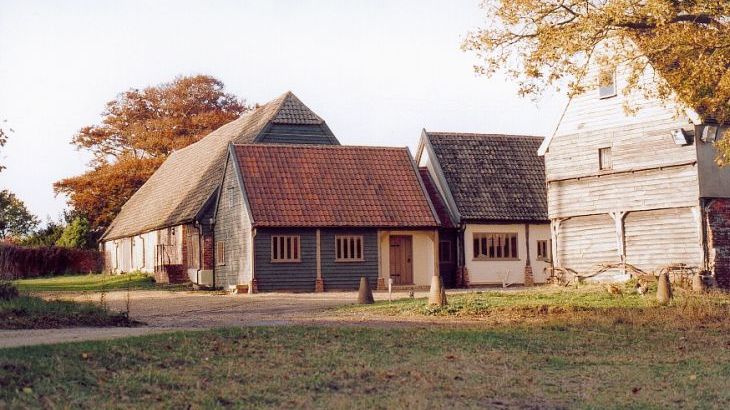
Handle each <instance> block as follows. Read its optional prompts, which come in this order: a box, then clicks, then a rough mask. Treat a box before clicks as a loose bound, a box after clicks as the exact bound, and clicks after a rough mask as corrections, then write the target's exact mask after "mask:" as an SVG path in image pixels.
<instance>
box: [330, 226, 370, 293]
mask: <svg viewBox="0 0 730 410" xmlns="http://www.w3.org/2000/svg"><path fill="white" fill-rule="evenodd" d="M337 236H362V241H363V244H362V248H363V254H362V260H360V261H347V262H344V261H343V262H338V261H336V259H337V254H336V251H337V245H336V240H335V237H337ZM321 246H322V249H321V252H322V277H323V278H324V288H325V290H353V289H357V288H358V286H359V285H360V278H361V277H362V276H365V277H366V278H368V282H370V286H371V287H373V289H374V288H375V286H376V285H377V281H378V231H377V230H376V229H360V230H341V229H323V230H322V231H321Z"/></svg>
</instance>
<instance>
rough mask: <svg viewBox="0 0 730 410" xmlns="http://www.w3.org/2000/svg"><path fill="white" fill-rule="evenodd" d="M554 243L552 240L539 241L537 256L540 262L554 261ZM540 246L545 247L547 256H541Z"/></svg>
mask: <svg viewBox="0 0 730 410" xmlns="http://www.w3.org/2000/svg"><path fill="white" fill-rule="evenodd" d="M551 242H552V241H551V240H550V239H538V240H537V252H536V253H535V254H536V256H537V260H538V261H542V262H551V261H552V260H553V255H552V253H553V249H552V243H551ZM540 245H544V246H545V252H544V253H545V254H544V255H542V256H541V255H540V253H541V252H540Z"/></svg>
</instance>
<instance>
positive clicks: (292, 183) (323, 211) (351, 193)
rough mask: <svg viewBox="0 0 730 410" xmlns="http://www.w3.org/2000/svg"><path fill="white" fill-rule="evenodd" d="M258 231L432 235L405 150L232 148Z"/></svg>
mask: <svg viewBox="0 0 730 410" xmlns="http://www.w3.org/2000/svg"><path fill="white" fill-rule="evenodd" d="M234 152H235V155H236V159H237V161H238V165H239V167H240V170H241V175H242V177H243V181H244V182H243V185H244V189H245V191H246V195H247V198H248V204H249V206H250V208H251V213H252V216H253V225H254V226H257V227H382V228H396V227H402V228H425V227H437V226H438V225H439V224H438V221H437V220H436V218H435V216H434V214H433V211H432V208H431V204H430V202H429V200H428V198H427V196H426V194H425V193H424V191H423V188H422V186H421V183H420V180H419V177H418V175H417V173H416V169H415V168H414V165H413V161H412V159H411V156H410V154H409V152H408V149H407V148H381V147H343V146H302V145H253V144H246V145H235V146H234Z"/></svg>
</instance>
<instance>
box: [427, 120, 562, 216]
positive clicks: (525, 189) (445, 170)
mask: <svg viewBox="0 0 730 410" xmlns="http://www.w3.org/2000/svg"><path fill="white" fill-rule="evenodd" d="M424 137H425V138H426V144H427V146H430V149H431V150H432V152H433V156H434V157H435V159H436V161H437V162H438V166H439V167H438V168H440V170H441V173H442V174H443V177H444V179H445V181H446V183H447V185H448V187H449V191H450V192H451V195H452V196H453V200H454V202H455V203H456V207H457V208H458V212H459V216H460V217H461V219H462V220H465V221H493V222H544V221H548V213H547V190H546V187H545V162H544V158H543V157H540V156H538V154H537V150H538V148H539V147H540V144H541V142H542V137H531V136H522V135H496V134H467V133H449V132H428V131H424Z"/></svg>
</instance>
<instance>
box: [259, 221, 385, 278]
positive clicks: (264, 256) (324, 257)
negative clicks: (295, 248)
mask: <svg viewBox="0 0 730 410" xmlns="http://www.w3.org/2000/svg"><path fill="white" fill-rule="evenodd" d="M276 235H298V236H299V241H300V243H301V245H300V247H301V248H300V251H301V253H300V261H299V262H272V261H271V237H272V236H276ZM337 235H362V237H363V261H361V262H336V261H335V237H336V236H337ZM377 241H378V231H377V230H376V229H356V230H352V229H346V230H342V229H322V230H320V257H321V270H322V278H323V280H324V287H325V290H352V289H357V288H358V286H359V284H360V278H361V277H363V276H364V277H366V278H368V281H369V282H370V285H371V286H373V287H374V286H375V285H376V283H377V279H378V244H377ZM255 244H256V249H255V251H254V252H255V255H256V256H255V259H254V260H255V262H254V263H255V265H256V271H255V272H256V274H255V275H256V286H257V288H258V290H260V291H296V292H312V291H314V290H315V282H316V279H317V230H316V229H310V228H300V229H279V228H275V229H267V228H264V229H259V230H258V231H257V233H256V239H255Z"/></svg>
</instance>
